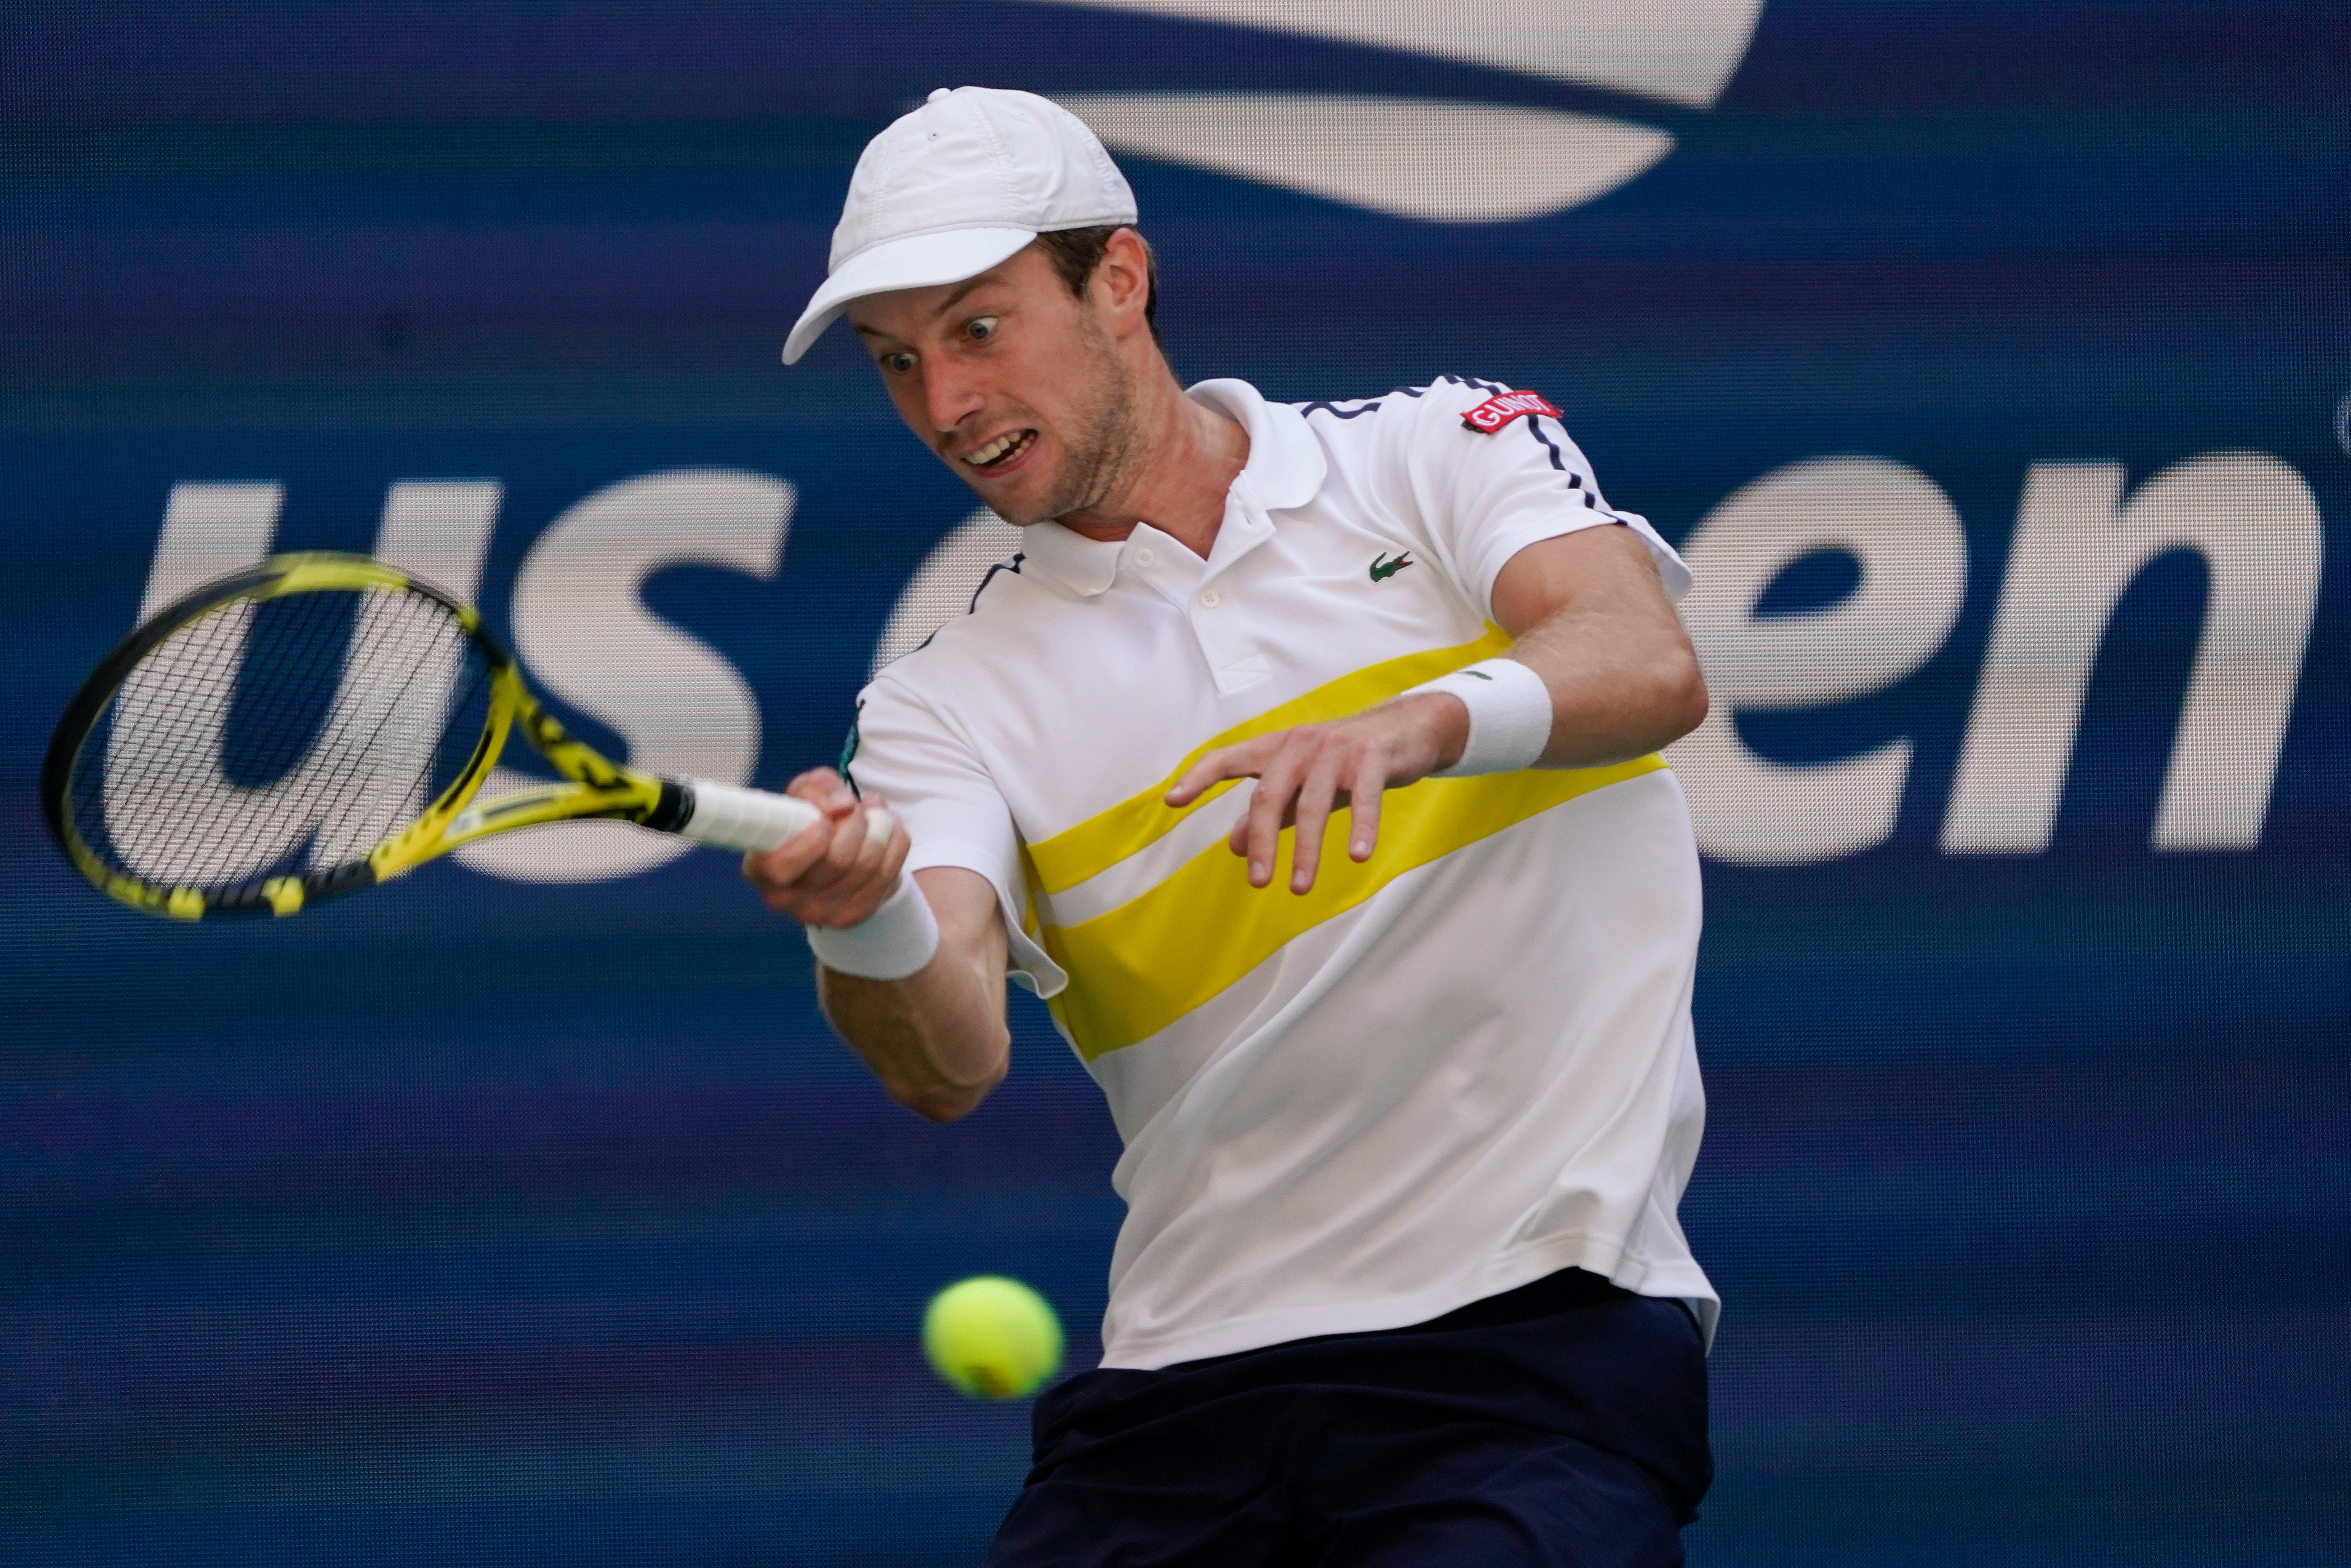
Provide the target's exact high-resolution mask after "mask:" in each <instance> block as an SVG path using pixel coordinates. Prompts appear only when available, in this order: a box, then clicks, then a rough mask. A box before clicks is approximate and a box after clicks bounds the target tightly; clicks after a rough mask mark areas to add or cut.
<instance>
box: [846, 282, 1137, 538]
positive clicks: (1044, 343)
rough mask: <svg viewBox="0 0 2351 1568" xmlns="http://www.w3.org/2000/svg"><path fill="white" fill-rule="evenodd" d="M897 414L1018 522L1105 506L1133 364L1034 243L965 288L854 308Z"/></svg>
mask: <svg viewBox="0 0 2351 1568" xmlns="http://www.w3.org/2000/svg"><path fill="white" fill-rule="evenodd" d="M850 325H851V326H852V328H854V329H855V330H856V332H857V335H858V337H859V339H860V340H862V342H863V343H864V344H865V347H866V350H867V351H868V352H869V353H871V354H872V356H873V362H874V364H875V365H876V366H878V367H879V368H880V370H881V371H882V384H883V385H884V386H886V387H887V388H889V389H890V399H891V401H892V402H894V403H896V404H897V405H898V416H899V417H900V418H901V419H904V421H905V422H906V427H907V428H908V429H909V430H912V431H913V432H914V434H916V435H918V436H921V437H922V438H923V440H924V441H925V443H927V444H929V446H930V448H931V450H933V451H934V452H936V453H937V454H938V455H939V456H940V457H941V458H942V459H943V460H945V462H946V465H947V466H948V467H950V468H952V469H954V470H955V471H956V473H957V474H959V475H961V476H963V478H964V482H965V483H966V484H968V485H969V486H971V487H972V488H973V489H974V490H977V492H979V497H980V499H981V500H983V501H985V502H987V505H988V506H989V507H993V508H994V509H995V512H996V515H997V516H998V517H1002V518H1003V519H1004V520H1005V521H1007V522H1009V523H1019V524H1023V525H1026V524H1029V523H1038V522H1043V521H1044V520H1045V519H1047V518H1049V517H1064V516H1067V515H1068V514H1070V513H1071V512H1076V511H1080V510H1082V509H1084V508H1086V507H1092V506H1094V505H1096V504H1097V503H1099V502H1101V501H1102V499H1103V497H1104V496H1105V495H1106V494H1107V493H1108V492H1109V490H1110V488H1111V486H1113V484H1114V483H1115V482H1116V480H1117V477H1118V475H1119V471H1120V467H1121V465H1122V464H1123V461H1124V459H1125V456H1126V454H1127V452H1128V450H1129V449H1130V447H1131V445H1132V443H1133V435H1134V413H1133V408H1134V398H1133V392H1132V388H1131V384H1130V382H1129V380H1128V372H1127V367H1126V365H1125V362H1124V361H1123V360H1122V359H1121V357H1120V355H1119V352H1118V347H1117V344H1116V342H1115V341H1114V340H1113V338H1112V336H1111V334H1110V331H1109V330H1108V329H1107V328H1106V327H1104V325H1103V324H1102V319H1101V318H1100V315H1099V314H1098V310H1097V306H1096V304H1095V302H1094V300H1093V299H1092V298H1091V296H1090V297H1089V298H1085V299H1080V298H1076V297H1075V296H1073V295H1072V294H1071V292H1070V290H1069V287H1068V286H1067V285H1066V284H1064V283H1063V282H1062V281H1061V277H1060V275H1059V274H1057V273H1056V272H1055V271H1054V270H1053V266H1052V263H1051V261H1050V259H1049V258H1048V257H1047V256H1045V254H1044V252H1042V251H1041V250H1040V249H1039V248H1038V247H1037V246H1033V245H1032V246H1029V247H1028V248H1026V249H1024V250H1021V251H1020V252H1019V253H1018V254H1016V255H1015V256H1012V258H1011V259H1010V260H1008V261H1006V262H1004V263H1002V264H1000V265H999V266H997V267H992V268H990V269H989V270H988V271H987V272H983V273H981V274H980V275H979V276H978V277H973V278H968V279H967V280H966V281H964V282H962V283H950V284H941V285H939V286H938V287H933V288H907V289H901V290H898V291H897V292H895V293H890V294H876V295H871V296H868V297H867V298H863V299H861V300H859V301H858V302H857V303H856V305H854V306H853V307H852V308H851V311H850Z"/></svg>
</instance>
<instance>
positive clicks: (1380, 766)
mask: <svg viewBox="0 0 2351 1568" xmlns="http://www.w3.org/2000/svg"><path fill="white" fill-rule="evenodd" d="M1387 786H1388V768H1387V762H1386V759H1385V758H1383V757H1381V755H1380V753H1379V748H1378V747H1364V755H1363V756H1362V757H1361V758H1357V759H1356V762H1355V774H1354V777H1353V779H1350V780H1348V783H1347V853H1348V854H1349V855H1350V856H1351V857H1353V859H1355V860H1357V861H1367V860H1369V859H1371V858H1372V851H1373V850H1374V848H1376V847H1377V846H1378V844H1379V841H1380V803H1381V802H1382V801H1383V800H1385V799H1386V791H1387Z"/></svg>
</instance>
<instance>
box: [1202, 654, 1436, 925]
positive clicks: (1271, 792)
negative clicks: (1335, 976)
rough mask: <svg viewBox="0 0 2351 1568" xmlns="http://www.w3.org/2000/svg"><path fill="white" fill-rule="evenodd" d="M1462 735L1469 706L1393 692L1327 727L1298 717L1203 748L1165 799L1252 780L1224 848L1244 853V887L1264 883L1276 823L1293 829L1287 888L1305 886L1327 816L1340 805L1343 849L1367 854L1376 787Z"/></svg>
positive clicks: (1423, 766)
mask: <svg viewBox="0 0 2351 1568" xmlns="http://www.w3.org/2000/svg"><path fill="white" fill-rule="evenodd" d="M1468 740H1469V710H1468V708H1466V707H1464V706H1462V705H1461V699H1460V698H1458V697H1454V696H1447V695H1445V694H1444V693H1442V692H1427V693H1423V694H1421V695H1417V696H1405V697H1398V698H1396V699H1395V701H1393V702H1387V703H1383V704H1381V705H1380V706H1378V707H1375V708H1369V709H1366V710H1365V711H1364V712H1362V713H1359V714H1356V715H1353V716H1352V717H1348V718H1343V719H1337V720H1334V721H1332V723H1330V724H1302V725H1300V726H1299V727H1297V728H1295V729H1281V730H1276V731H1274V732H1273V733H1272V734H1271V735H1260V736H1259V737H1257V738H1256V739H1254V740H1245V741H1242V742H1241V743H1240V744H1239V745H1238V746H1227V747H1220V748H1218V749H1217V750H1215V751H1211V752H1209V753H1208V754H1207V756H1205V757H1203V758H1200V760H1199V761H1197V762H1196V763H1194V764H1193V765H1192V767H1191V768H1190V769H1189V770H1188V771H1187V772H1186V774H1185V775H1184V777H1183V778H1182V779H1178V780H1177V781H1176V784H1175V788H1174V789H1170V790H1169V791H1167V797H1166V799H1167V803H1168V804H1169V805H1170V806H1188V805H1190V804H1191V803H1192V802H1193V801H1194V800H1198V799H1199V798H1200V796H1201V795H1202V794H1203V793H1204V792H1205V791H1206V790H1207V789H1209V787H1210V786H1212V785H1214V784H1216V783H1217V782H1218V781H1219V780H1221V779H1256V780H1257V791H1256V793H1255V794H1254V795H1252V796H1251V797H1250V800H1249V810H1248V812H1247V813H1246V814H1245V815H1243V816H1242V818H1241V820H1240V821H1238V822H1236V823H1234V824H1233V831H1232V837H1231V839H1230V840H1229V842H1230V843H1231V845H1232V851H1233V853H1235V854H1237V855H1238V854H1245V855H1247V856H1248V857H1249V885H1250V886H1252V887H1264V886H1267V885H1268V884H1270V883H1271V882H1272V881H1273V864H1274V857H1275V853H1276V852H1277V850H1278V849H1279V847H1280V833H1281V830H1282V829H1283V828H1285V827H1289V826H1291V825H1293V824H1294V825H1295V826H1296V827H1297V829H1298V835H1297V838H1296V839H1295V840H1294V841H1293V845H1294V847H1293V848H1292V850H1291V852H1290V892H1292V893H1304V892H1306V891H1307V890H1308V889H1309V888H1311V887H1312V886H1313V885H1314V874H1315V873H1316V871H1317V870H1318V869H1319V868H1320V867H1321V864H1322V833H1323V830H1324V827H1325V825H1326V824H1327V823H1328V822H1329V821H1330V820H1331V813H1332V812H1333V811H1335V810H1338V809H1339V808H1340V807H1342V806H1344V807H1345V808H1346V809H1347V817H1348V828H1349V832H1348V835H1347V854H1348V857H1349V858H1350V859H1352V860H1356V861H1366V860H1369V859H1371V858H1372V850H1373V848H1374V846H1375V845H1376V844H1378V842H1379V840H1380V796H1381V793H1382V791H1384V790H1387V789H1395V788H1397V787H1399V786H1401V785H1405V784H1412V783H1416V782H1418V781H1419V780H1420V779H1425V778H1426V777H1427V776H1428V775H1429V774H1431V773H1433V772H1435V771H1436V770H1437V768H1443V767H1445V766H1446V765H1447V764H1448V763H1451V762H1453V761H1455V760H1456V759H1457V758H1459V757H1460V755H1461V748H1462V747H1464V746H1466V745H1467V744H1468Z"/></svg>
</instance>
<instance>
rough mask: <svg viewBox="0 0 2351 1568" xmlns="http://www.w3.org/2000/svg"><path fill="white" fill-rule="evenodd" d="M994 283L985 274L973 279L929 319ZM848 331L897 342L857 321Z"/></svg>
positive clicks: (942, 313)
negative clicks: (976, 289) (979, 288)
mask: <svg viewBox="0 0 2351 1568" xmlns="http://www.w3.org/2000/svg"><path fill="white" fill-rule="evenodd" d="M995 281H996V279H994V278H993V277H988V276H987V274H985V273H983V274H981V275H980V276H979V277H975V278H973V279H972V280H971V281H970V282H968V283H967V284H965V285H964V286H963V287H961V288H958V289H956V291H955V292H954V293H953V294H950V295H948V296H947V297H946V298H945V299H942V300H940V301H939V303H938V308H936V309H934V310H933V311H932V312H931V317H932V319H934V320H935V319H938V318H939V317H941V316H944V315H946V313H947V312H948V311H950V310H952V309H954V308H956V306H958V305H960V304H962V303H963V301H964V297H965V296H966V295H967V294H969V293H970V292H971V291H972V290H973V289H975V288H977V287H981V286H982V285H984V284H989V283H993V282H995ZM849 329H850V330H851V331H852V332H854V333H856V334H857V335H858V336H859V337H861V338H889V339H891V340H892V341H893V342H894V341H896V338H895V337H893V334H891V333H888V332H884V331H883V330H882V329H881V328H879V327H868V326H867V325H866V324H865V323H864V322H862V321H858V320H854V319H852V321H851V322H850V323H849Z"/></svg>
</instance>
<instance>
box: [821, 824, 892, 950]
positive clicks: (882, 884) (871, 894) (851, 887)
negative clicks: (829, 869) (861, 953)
mask: <svg viewBox="0 0 2351 1568" xmlns="http://www.w3.org/2000/svg"><path fill="white" fill-rule="evenodd" d="M867 819H868V821H869V823H871V824H874V825H876V826H877V828H878V824H880V823H883V822H888V821H891V818H890V816H889V814H888V813H887V812H884V811H880V810H875V811H871V812H869V813H867ZM913 851H914V843H913V841H911V840H909V839H908V838H907V837H906V834H905V831H904V829H899V828H895V827H893V828H892V830H891V831H888V832H883V831H871V832H868V833H867V834H866V835H865V842H864V843H863V845H862V847H860V849H859V850H858V852H857V860H856V862H855V864H854V865H852V867H851V868H850V871H849V873H848V874H847V875H846V876H844V877H842V878H841V880H840V881H839V882H838V883H833V884H832V885H831V887H829V888H827V889H826V890H825V891H824V894H822V895H821V896H820V897H819V898H818V900H817V901H816V902H814V903H812V904H810V906H809V910H808V915H807V920H808V924H810V925H836V926H838V925H857V924H858V923H859V922H860V921H862V920H865V919H868V918H870V917H871V916H872V914H873V912H874V911H875V910H877V909H879V908H881V907H882V905H883V904H886V903H888V902H889V900H890V898H891V896H892V895H893V894H895V893H896V892H897V891H898V884H899V882H900V879H901V873H903V871H904V867H905V864H906V856H907V855H908V854H910V853H912V852H913Z"/></svg>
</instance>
